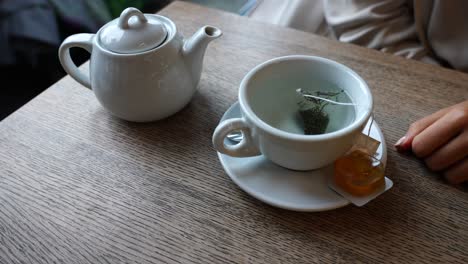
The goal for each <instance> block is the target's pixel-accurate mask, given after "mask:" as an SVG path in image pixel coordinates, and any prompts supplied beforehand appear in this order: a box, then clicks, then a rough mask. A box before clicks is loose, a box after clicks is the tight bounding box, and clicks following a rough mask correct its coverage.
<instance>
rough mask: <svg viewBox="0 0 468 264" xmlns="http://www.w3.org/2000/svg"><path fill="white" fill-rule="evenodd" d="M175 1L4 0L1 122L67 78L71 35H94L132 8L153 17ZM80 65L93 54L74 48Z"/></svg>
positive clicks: (1, 4) (0, 37) (0, 6)
mask: <svg viewBox="0 0 468 264" xmlns="http://www.w3.org/2000/svg"><path fill="white" fill-rule="evenodd" d="M170 2H171V0H139V1H138V0H134V1H129V0H1V1H0V32H1V33H0V52H1V55H0V78H1V80H3V85H2V87H1V88H0V120H2V119H3V118H5V117H6V116H8V115H9V114H10V113H12V112H14V111H15V110H16V109H18V108H19V107H21V106H22V105H23V104H25V103H27V102H28V101H29V100H31V99H32V98H34V97H35V96H36V95H38V94H39V93H41V92H42V91H44V90H45V89H46V88H47V87H49V86H51V85H52V84H53V83H55V82H56V81H58V80H59V79H60V78H62V77H63V76H64V75H65V72H64V71H63V69H62V67H61V65H60V62H59V60H58V55H57V51H58V47H59V46H60V44H61V42H62V41H63V40H64V39H65V38H66V37H67V36H69V35H72V34H76V33H84V32H87V33H95V32H97V30H98V29H99V28H100V27H101V26H102V25H104V24H105V23H107V22H108V21H110V20H112V19H113V18H116V17H118V16H119V14H120V13H121V11H122V10H123V9H125V8H126V7H129V6H133V7H136V8H139V9H140V10H142V11H143V12H145V13H154V12H157V11H159V10H160V9H162V8H163V7H165V6H166V5H167V4H169V3H170ZM71 53H72V57H73V59H74V61H75V63H76V64H77V65H80V64H82V63H83V62H85V61H86V60H88V59H89V54H88V53H87V52H86V51H84V50H80V49H72V51H71Z"/></svg>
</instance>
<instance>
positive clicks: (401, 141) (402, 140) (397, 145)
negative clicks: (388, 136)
mask: <svg viewBox="0 0 468 264" xmlns="http://www.w3.org/2000/svg"><path fill="white" fill-rule="evenodd" d="M405 139H406V136H404V137H402V138H400V139H399V140H398V141H397V142H396V143H395V147H399V146H400V145H401V143H403V142H404V141H405Z"/></svg>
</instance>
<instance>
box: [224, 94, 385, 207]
mask: <svg viewBox="0 0 468 264" xmlns="http://www.w3.org/2000/svg"><path fill="white" fill-rule="evenodd" d="M240 116H241V113H240V108H239V103H238V102H236V103H235V104H233V105H232V106H231V107H230V108H229V109H228V110H227V111H226V113H225V114H224V115H223V117H222V118H221V121H223V120H225V119H229V118H235V117H240ZM368 125H369V124H367V126H368ZM367 129H368V128H367V127H366V129H365V130H364V131H367ZM370 136H371V137H373V138H375V139H377V140H378V141H380V142H382V143H381V144H380V146H379V149H378V150H377V155H376V157H377V158H378V159H380V160H381V161H382V163H383V164H384V165H385V164H386V161H387V150H386V146H385V140H384V137H383V134H382V131H381V130H380V128H379V126H378V125H377V123H376V122H375V121H374V124H373V126H372V129H371V133H370ZM229 143H230V142H228V140H226V144H229ZM231 144H232V143H231ZM218 157H219V159H220V161H221V164H222V166H223V168H224V170H225V171H226V173H227V174H228V175H229V177H230V178H231V179H232V180H233V181H234V183H236V184H237V185H238V186H239V187H240V188H241V189H242V190H244V191H245V192H247V193H248V194H250V195H252V196H253V197H255V198H257V199H259V200H261V201H263V202H265V203H267V204H269V205H272V206H276V207H280V208H284V209H288V210H294V211H306V212H317V211H326V210H332V209H336V208H340V207H343V206H346V205H348V204H349V201H348V200H346V199H345V198H343V197H341V196H340V195H339V194H337V193H336V192H334V191H333V190H331V189H330V188H329V187H328V185H327V177H331V176H332V175H333V166H328V167H326V168H322V169H318V170H313V171H306V172H301V171H293V170H289V169H286V168H283V167H280V166H278V165H276V164H274V163H272V162H270V161H269V160H267V159H266V158H265V157H264V156H256V157H248V158H234V157H230V156H227V155H224V154H221V153H219V152H218Z"/></svg>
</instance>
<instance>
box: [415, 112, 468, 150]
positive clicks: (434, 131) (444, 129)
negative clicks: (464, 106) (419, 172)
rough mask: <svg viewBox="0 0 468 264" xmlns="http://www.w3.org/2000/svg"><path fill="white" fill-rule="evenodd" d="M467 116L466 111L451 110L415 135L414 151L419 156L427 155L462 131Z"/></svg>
mask: <svg viewBox="0 0 468 264" xmlns="http://www.w3.org/2000/svg"><path fill="white" fill-rule="evenodd" d="M466 118H467V117H466V114H465V112H464V111H457V110H454V111H449V112H448V113H447V114H445V115H444V116H442V117H441V118H439V119H437V120H436V121H435V122H434V123H433V124H432V125H430V126H429V127H427V128H426V129H424V130H423V131H421V132H420V133H419V134H417V135H416V136H415V137H414V139H413V142H412V143H411V148H412V150H413V153H414V154H415V155H416V156H418V157H427V156H428V155H430V154H431V153H432V152H434V151H435V150H436V149H438V148H439V147H440V146H442V145H443V144H445V143H447V142H448V141H449V140H450V139H452V138H453V137H454V136H455V135H457V134H458V133H460V132H461V131H462V130H463V128H464V126H465V123H466Z"/></svg>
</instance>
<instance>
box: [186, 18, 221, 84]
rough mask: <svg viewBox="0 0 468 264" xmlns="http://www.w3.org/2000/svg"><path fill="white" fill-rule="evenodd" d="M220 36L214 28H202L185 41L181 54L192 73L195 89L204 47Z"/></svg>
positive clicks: (200, 69)
mask: <svg viewBox="0 0 468 264" xmlns="http://www.w3.org/2000/svg"><path fill="white" fill-rule="evenodd" d="M222 34H223V33H222V31H221V30H220V29H218V28H216V27H212V26H204V27H202V28H200V29H199V30H198V31H197V32H195V34H193V36H192V37H191V38H189V39H188V40H186V41H185V43H184V46H183V50H182V53H183V55H184V57H185V62H186V64H187V66H188V67H189V70H190V71H191V73H192V80H193V82H194V83H195V87H196V85H197V84H198V81H200V76H201V71H202V68H203V57H204V55H205V50H206V47H207V46H208V44H209V43H210V42H211V41H212V40H214V39H217V38H219V37H220V36H221V35H222Z"/></svg>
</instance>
